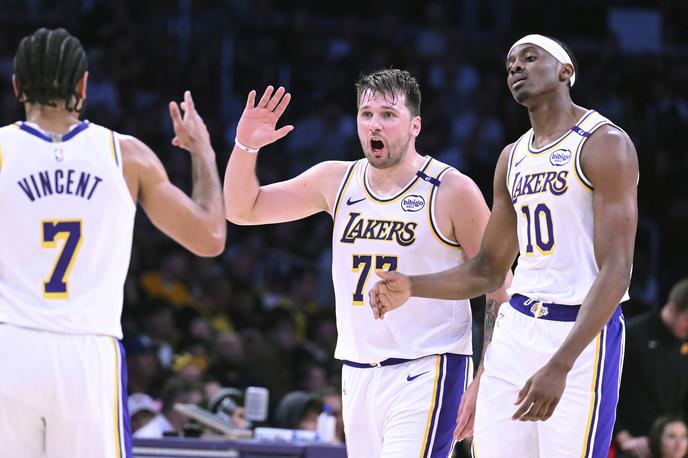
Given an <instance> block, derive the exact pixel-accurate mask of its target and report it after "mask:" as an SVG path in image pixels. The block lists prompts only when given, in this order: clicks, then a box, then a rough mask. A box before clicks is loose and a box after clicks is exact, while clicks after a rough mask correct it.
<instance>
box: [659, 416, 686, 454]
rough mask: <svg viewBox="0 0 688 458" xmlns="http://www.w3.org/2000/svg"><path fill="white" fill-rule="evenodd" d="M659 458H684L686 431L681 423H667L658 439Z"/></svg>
mask: <svg viewBox="0 0 688 458" xmlns="http://www.w3.org/2000/svg"><path fill="white" fill-rule="evenodd" d="M660 449H661V451H662V456H661V458H684V457H685V456H686V453H688V430H687V429H686V425H685V423H683V422H682V421H674V422H671V423H668V424H667V425H666V426H665V427H664V431H663V432H662V437H661V439H660Z"/></svg>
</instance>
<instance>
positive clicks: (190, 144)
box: [169, 91, 214, 154]
mask: <svg viewBox="0 0 688 458" xmlns="http://www.w3.org/2000/svg"><path fill="white" fill-rule="evenodd" d="M180 106H181V110H183V111H184V116H183V117H182V115H181V112H180ZM169 109H170V118H172V127H173V128H174V138H173V139H172V144H173V145H174V146H178V147H180V148H184V149H185V150H187V151H188V152H190V153H194V154H195V153H199V154H207V153H211V154H214V153H213V147H212V146H211V144H210V134H209V133H208V128H207V127H206V125H205V123H204V122H203V118H201V115H199V114H198V112H197V111H196V106H195V104H194V101H193V98H192V97H191V91H184V101H183V102H182V103H181V104H180V105H177V102H170V105H169Z"/></svg>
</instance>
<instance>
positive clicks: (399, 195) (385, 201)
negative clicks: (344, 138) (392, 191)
mask: <svg viewBox="0 0 688 458" xmlns="http://www.w3.org/2000/svg"><path fill="white" fill-rule="evenodd" d="M431 162H432V157H430V156H427V158H426V159H425V164H424V165H423V167H422V168H421V169H420V172H422V173H425V171H426V170H427V169H428V167H430V163H431ZM369 165H370V164H369V163H367V164H366V166H365V169H364V170H363V192H364V193H365V194H366V195H367V196H368V197H370V198H371V199H372V200H373V201H374V202H376V203H379V204H392V203H394V202H397V201H398V200H399V199H401V198H402V197H404V196H405V195H406V194H408V193H409V192H410V191H411V190H412V189H413V188H414V187H415V186H416V184H418V181H419V180H420V177H419V176H418V175H417V174H416V175H414V178H413V179H412V180H411V181H410V182H409V183H408V184H407V185H406V186H405V187H404V188H403V189H402V190H401V191H399V192H398V193H397V194H396V195H394V196H393V197H389V198H385V199H381V198H379V197H376V196H375V195H374V194H373V191H372V189H369V188H372V186H370V184H369V183H368V166H369Z"/></svg>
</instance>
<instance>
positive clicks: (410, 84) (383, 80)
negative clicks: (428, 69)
mask: <svg viewBox="0 0 688 458" xmlns="http://www.w3.org/2000/svg"><path fill="white" fill-rule="evenodd" d="M366 91H370V92H371V93H373V94H375V93H378V94H382V95H383V96H385V98H387V97H390V98H391V101H395V100H396V97H397V95H398V94H404V95H405V96H406V107H407V108H408V109H409V111H410V112H411V115H412V116H418V115H420V88H419V87H418V82H417V81H416V79H415V78H414V77H413V76H412V75H411V74H410V73H409V72H407V71H406V70H399V69H396V68H388V69H385V70H379V71H377V72H374V73H371V74H369V75H361V77H360V78H359V80H358V82H357V83H356V106H360V104H361V96H362V95H363V94H364V93H365V92H366Z"/></svg>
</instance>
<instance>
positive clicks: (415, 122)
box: [411, 116, 422, 138]
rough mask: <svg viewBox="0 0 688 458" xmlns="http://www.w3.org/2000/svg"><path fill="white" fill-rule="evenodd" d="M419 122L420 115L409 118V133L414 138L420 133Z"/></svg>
mask: <svg viewBox="0 0 688 458" xmlns="http://www.w3.org/2000/svg"><path fill="white" fill-rule="evenodd" d="M421 124H422V122H421V120H420V116H414V117H413V119H411V135H412V136H413V137H414V138H415V137H418V135H420V128H421Z"/></svg>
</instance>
